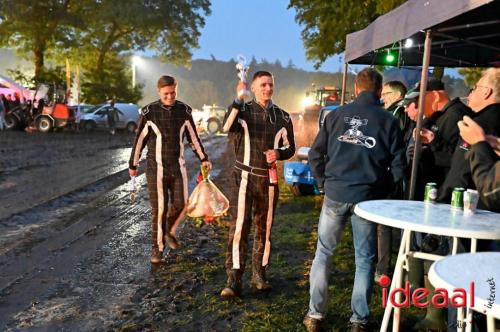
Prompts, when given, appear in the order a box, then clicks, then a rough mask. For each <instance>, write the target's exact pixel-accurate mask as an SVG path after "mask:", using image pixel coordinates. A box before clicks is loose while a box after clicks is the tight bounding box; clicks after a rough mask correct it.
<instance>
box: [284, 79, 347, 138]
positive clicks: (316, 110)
mask: <svg viewBox="0 0 500 332" xmlns="http://www.w3.org/2000/svg"><path fill="white" fill-rule="evenodd" d="M340 93H341V90H340V89H338V88H336V87H334V86H322V87H319V88H316V87H315V85H314V84H313V89H312V90H311V91H308V92H306V96H305V98H304V100H303V102H302V104H303V105H302V107H303V111H302V112H300V113H299V115H298V116H295V117H293V116H292V119H293V120H294V123H293V128H294V132H295V141H296V145H297V146H311V144H312V142H313V141H314V138H315V137H316V135H317V134H318V131H319V126H318V119H319V115H320V111H321V109H322V108H323V107H325V106H338V105H340Z"/></svg>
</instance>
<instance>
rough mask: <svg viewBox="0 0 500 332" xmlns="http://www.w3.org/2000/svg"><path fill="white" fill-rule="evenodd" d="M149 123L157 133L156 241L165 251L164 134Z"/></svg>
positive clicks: (161, 249)
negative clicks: (162, 151)
mask: <svg viewBox="0 0 500 332" xmlns="http://www.w3.org/2000/svg"><path fill="white" fill-rule="evenodd" d="M148 125H149V126H150V127H151V129H153V131H154V132H155V134H156V151H155V158H156V169H157V170H156V188H157V189H156V190H157V191H158V221H157V224H158V233H157V236H156V242H157V243H158V249H159V250H160V251H163V248H164V247H163V227H162V219H163V214H164V213H165V206H164V197H163V162H162V155H161V150H162V144H161V143H162V142H161V141H162V136H161V131H160V129H158V127H157V126H156V125H155V124H154V122H152V121H148Z"/></svg>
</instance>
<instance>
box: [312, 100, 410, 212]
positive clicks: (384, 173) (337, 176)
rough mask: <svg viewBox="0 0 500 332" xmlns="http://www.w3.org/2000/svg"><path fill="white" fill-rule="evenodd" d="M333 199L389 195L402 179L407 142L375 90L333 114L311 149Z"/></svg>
mask: <svg viewBox="0 0 500 332" xmlns="http://www.w3.org/2000/svg"><path fill="white" fill-rule="evenodd" d="M309 164H310V166H311V170H312V173H313V175H314V177H315V179H316V181H317V183H318V185H319V186H324V189H325V194H326V196H327V197H328V198H330V199H332V200H334V201H338V202H346V203H357V202H361V201H364V200H369V199H378V198H386V197H387V196H388V195H389V193H391V192H392V191H393V190H394V185H395V184H396V183H397V182H399V181H400V180H402V178H403V174H404V169H405V166H406V161H405V146H404V142H403V135H402V133H401V129H400V128H399V123H398V120H397V119H396V118H395V117H394V116H392V115H391V114H390V113H388V112H387V111H386V110H384V109H383V108H382V107H381V106H380V105H379V101H378V99H377V96H376V95H375V94H374V93H373V92H367V91H364V92H361V93H360V94H359V95H358V97H357V98H356V99H355V100H354V102H352V103H350V104H347V105H344V106H341V107H339V108H337V109H336V110H335V111H333V112H331V113H330V114H328V116H327V117H326V118H325V123H324V125H323V127H321V129H320V131H319V134H318V136H317V137H316V140H315V141H314V144H313V146H312V147H311V150H310V152H309Z"/></svg>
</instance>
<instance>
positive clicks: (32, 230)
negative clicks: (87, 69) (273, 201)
mask: <svg viewBox="0 0 500 332" xmlns="http://www.w3.org/2000/svg"><path fill="white" fill-rule="evenodd" d="M132 140H133V136H131V135H128V134H125V133H120V134H117V135H115V136H111V135H109V134H108V133H105V132H95V133H78V134H77V133H70V132H68V133H66V132H62V133H51V134H48V135H43V134H26V133H23V132H0V330H7V331H19V330H22V331H25V330H27V331H304V329H303V326H302V318H303V316H304V314H305V313H306V311H307V305H308V300H309V294H308V285H309V283H308V273H309V269H310V264H311V260H312V258H313V256H314V250H315V244H316V240H317V234H316V225H317V221H318V217H319V211H320V207H321V203H322V198H321V197H320V196H309V197H293V196H292V194H291V191H290V190H289V188H287V187H286V186H285V185H283V183H281V184H280V201H279V204H278V208H277V211H276V217H275V221H274V224H273V238H272V245H273V251H272V255H271V262H270V267H269V269H268V271H267V274H268V278H269V279H270V281H271V283H272V285H273V290H272V291H271V292H269V293H260V292H256V291H252V290H251V288H250V287H249V276H248V272H247V273H246V274H245V277H244V291H243V296H242V299H240V300H236V301H229V302H227V301H222V300H221V299H220V297H219V293H220V290H221V288H222V287H223V285H224V283H225V279H226V275H225V271H224V268H223V266H224V256H225V250H226V241H227V240H226V239H227V223H223V224H222V225H221V226H218V227H216V226H203V227H202V228H196V227H195V226H194V223H193V222H191V221H186V222H185V223H184V225H183V227H182V228H181V229H180V235H179V237H180V239H181V241H182V248H180V249H179V250H175V251H169V252H168V253H166V255H165V257H164V261H163V262H162V263H161V264H158V265H151V264H150V262H149V256H150V247H151V244H150V215H149V201H148V195H147V190H146V186H145V179H144V175H140V176H139V177H138V181H139V184H140V186H141V188H140V194H139V196H138V199H137V200H136V201H135V202H131V200H130V192H129V185H128V183H127V181H128V180H129V177H128V173H127V167H128V165H127V161H128V157H129V153H130V147H131V142H132ZM202 140H203V142H204V145H205V149H206V151H207V153H208V154H209V156H210V158H211V159H212V160H213V162H214V171H213V172H212V176H213V180H214V182H215V183H216V185H217V186H218V187H219V188H220V189H221V190H222V191H224V190H225V189H227V183H226V175H227V174H228V172H229V170H230V168H231V165H232V162H231V158H230V157H229V156H228V155H227V154H226V153H225V150H226V138H225V137H223V136H211V137H203V138H202ZM186 161H187V165H188V170H190V178H191V180H190V190H191V189H192V188H193V187H194V185H195V177H196V175H197V172H198V165H199V162H198V161H197V160H195V157H194V155H193V153H192V152H191V151H190V150H189V149H186ZM280 169H281V166H280V167H279V170H280ZM250 238H251V236H250ZM249 245H250V246H251V240H250V244H249ZM353 271H354V254H353V250H352V240H351V234H350V230H349V228H347V229H346V233H345V235H344V238H343V241H342V243H341V245H340V246H339V248H338V249H337V253H336V255H335V256H334V269H333V271H332V281H333V282H332V284H331V286H330V293H331V297H330V299H329V304H328V307H329V308H328V312H329V315H328V316H327V319H326V320H325V322H324V328H325V330H328V331H348V330H350V327H349V317H350V315H351V310H350V293H351V288H352V283H353V277H354V273H353ZM379 293H380V290H379V289H376V290H375V293H374V294H375V295H374V304H373V309H374V311H373V316H374V323H373V327H376V326H377V322H380V321H381V315H382V310H381V306H380V296H379Z"/></svg>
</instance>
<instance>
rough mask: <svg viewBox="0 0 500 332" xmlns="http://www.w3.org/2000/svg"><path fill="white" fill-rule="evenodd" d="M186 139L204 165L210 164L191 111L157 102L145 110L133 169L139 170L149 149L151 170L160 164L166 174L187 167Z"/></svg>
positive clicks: (131, 164) (177, 104)
mask: <svg viewBox="0 0 500 332" xmlns="http://www.w3.org/2000/svg"><path fill="white" fill-rule="evenodd" d="M184 138H187V140H188V141H189V143H190V145H191V148H192V149H193V152H194V153H195V154H196V156H197V157H198V159H200V161H206V160H208V156H207V154H206V153H205V149H204V148H203V144H202V143H201V141H200V138H199V137H198V134H197V133H196V126H195V125H194V121H193V117H192V116H191V107H190V106H189V105H187V104H184V103H183V102H181V101H178V100H176V101H175V104H174V105H172V106H167V105H164V104H163V103H162V102H161V101H160V100H157V101H155V102H153V103H151V104H149V105H147V106H145V107H143V108H142V109H141V116H140V118H139V125H138V128H137V136H136V138H135V141H134V145H133V146H132V153H131V155H130V161H129V168H130V169H137V166H138V165H139V161H140V159H141V152H142V150H143V149H144V148H145V147H146V145H147V147H148V154H147V162H148V169H151V168H150V166H151V165H156V164H158V163H160V164H161V165H162V167H163V168H164V169H166V170H169V171H172V170H178V169H181V168H182V167H184V164H185V161H184Z"/></svg>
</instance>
